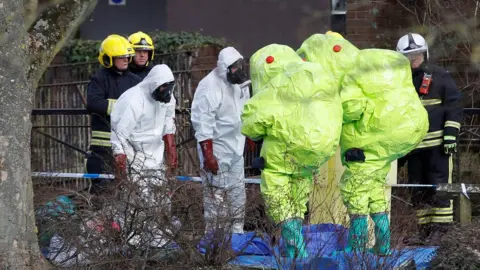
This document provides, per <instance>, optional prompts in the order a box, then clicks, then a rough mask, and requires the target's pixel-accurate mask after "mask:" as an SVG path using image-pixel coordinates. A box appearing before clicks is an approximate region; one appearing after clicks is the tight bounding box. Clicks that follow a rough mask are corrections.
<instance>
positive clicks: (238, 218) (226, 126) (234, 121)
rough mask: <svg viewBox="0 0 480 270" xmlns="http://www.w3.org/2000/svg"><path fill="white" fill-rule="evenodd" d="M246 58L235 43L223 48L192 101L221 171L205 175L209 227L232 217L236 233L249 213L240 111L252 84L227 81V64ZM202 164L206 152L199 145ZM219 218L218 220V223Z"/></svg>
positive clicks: (201, 136) (199, 130) (194, 117)
mask: <svg viewBox="0 0 480 270" xmlns="http://www.w3.org/2000/svg"><path fill="white" fill-rule="evenodd" d="M239 59H243V57H242V55H241V54H240V53H239V52H238V51H237V50H235V49H234V48H232V47H227V48H225V49H223V50H222V51H220V54H219V56H218V62H217V67H216V68H215V69H214V70H212V71H211V72H210V73H209V74H208V75H207V76H206V77H205V78H203V79H202V80H201V81H200V83H199V85H198V87H197V89H196V91H195V95H194V98H193V102H192V109H191V121H192V125H193V128H194V130H195V138H196V139H197V141H198V142H202V141H205V140H208V139H211V140H213V154H214V156H215V158H216V160H217V163H218V168H219V171H218V174H217V175H213V174H211V173H207V174H206V175H203V177H202V178H203V184H204V196H203V200H204V217H205V223H206V230H207V231H210V230H212V229H214V228H215V226H218V225H216V224H219V225H220V226H223V225H222V222H223V221H222V220H225V218H227V219H230V218H231V219H232V221H228V223H230V222H231V225H229V226H232V233H243V225H244V216H245V200H246V194H245V183H244V178H245V172H244V159H243V152H244V147H245V136H243V135H242V134H241V124H242V121H241V119H240V115H241V112H242V109H243V105H244V104H245V102H246V101H247V100H248V99H249V98H250V93H249V89H248V87H245V88H243V89H242V88H240V86H239V85H237V84H231V83H229V82H228V81H227V68H228V67H229V66H230V65H232V64H233V63H234V62H235V61H237V60H239ZM198 153H199V158H200V164H201V165H200V166H201V167H202V169H203V156H202V150H201V148H200V146H198ZM217 222H218V223H217Z"/></svg>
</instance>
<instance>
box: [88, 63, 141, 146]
mask: <svg viewBox="0 0 480 270" xmlns="http://www.w3.org/2000/svg"><path fill="white" fill-rule="evenodd" d="M141 81H142V79H141V78H140V77H139V76H138V75H135V74H133V73H131V72H130V71H128V70H127V71H124V72H122V73H120V72H116V71H114V70H113V69H110V68H109V69H107V68H102V69H101V70H99V71H98V72H97V73H96V74H95V75H93V76H92V77H91V80H90V83H89V84H88V87H87V110H88V112H89V113H91V128H92V140H91V143H90V146H104V147H111V143H110V113H111V112H112V109H113V106H114V105H115V102H116V101H117V99H118V98H119V97H120V95H121V94H123V92H125V91H126V90H128V89H129V88H131V87H133V86H135V85H137V84H138V83H139V82H141Z"/></svg>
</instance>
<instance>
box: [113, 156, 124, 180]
mask: <svg viewBox="0 0 480 270" xmlns="http://www.w3.org/2000/svg"><path fill="white" fill-rule="evenodd" d="M114 158H115V177H116V178H117V179H118V181H119V182H121V181H123V180H124V179H125V178H126V177H127V156H126V155H125V154H118V155H115V157H114Z"/></svg>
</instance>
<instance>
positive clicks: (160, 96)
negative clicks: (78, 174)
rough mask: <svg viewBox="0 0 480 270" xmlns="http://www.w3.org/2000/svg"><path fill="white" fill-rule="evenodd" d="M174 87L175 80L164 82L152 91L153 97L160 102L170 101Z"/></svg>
mask: <svg viewBox="0 0 480 270" xmlns="http://www.w3.org/2000/svg"><path fill="white" fill-rule="evenodd" d="M174 88H175V82H169V83H164V84H162V85H160V86H159V87H157V89H155V90H154V91H153V92H152V97H153V99H154V100H156V101H158V102H162V103H169V102H170V100H171V99H172V93H173V89H174Z"/></svg>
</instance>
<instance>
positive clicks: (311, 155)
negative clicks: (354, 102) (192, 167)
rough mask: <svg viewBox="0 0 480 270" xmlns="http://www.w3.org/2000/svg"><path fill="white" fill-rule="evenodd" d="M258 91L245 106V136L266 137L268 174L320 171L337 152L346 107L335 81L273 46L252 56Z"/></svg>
mask: <svg viewBox="0 0 480 270" xmlns="http://www.w3.org/2000/svg"><path fill="white" fill-rule="evenodd" d="M250 71H251V74H252V76H251V78H252V84H254V85H255V87H254V89H255V88H257V93H256V94H255V95H254V96H253V97H252V98H251V99H250V100H249V101H248V102H247V103H246V104H245V106H244V110H243V113H242V116H241V117H242V122H243V126H242V134H244V135H245V136H247V137H250V138H254V139H257V138H263V139H264V140H263V146H262V151H261V156H262V157H263V158H264V159H265V164H266V165H265V170H268V169H271V170H275V171H277V172H282V173H285V174H292V173H293V172H295V171H296V172H298V171H299V170H303V169H306V170H310V172H307V174H308V173H309V174H311V173H312V170H316V169H318V168H319V167H320V165H322V164H323V163H324V162H326V161H327V160H328V159H329V158H330V157H331V156H332V155H333V154H334V153H335V151H336V148H337V145H338V142H339V138H340V133H341V125H342V115H343V114H342V108H341V101H340V96H339V94H338V91H337V89H336V87H335V84H336V82H335V80H334V79H333V78H332V77H331V76H329V74H328V73H326V71H325V70H324V69H323V67H322V66H320V65H318V64H315V63H309V62H304V61H303V60H302V59H301V58H300V57H299V56H298V55H297V54H296V53H295V51H293V50H292V49H291V48H289V47H288V46H283V45H277V44H273V45H268V46H266V47H264V48H262V49H260V50H259V51H257V52H256V53H255V54H254V55H253V56H252V58H251V66H250Z"/></svg>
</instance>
